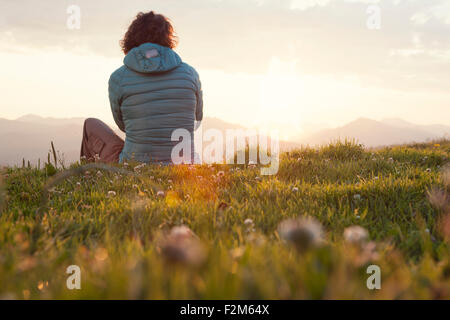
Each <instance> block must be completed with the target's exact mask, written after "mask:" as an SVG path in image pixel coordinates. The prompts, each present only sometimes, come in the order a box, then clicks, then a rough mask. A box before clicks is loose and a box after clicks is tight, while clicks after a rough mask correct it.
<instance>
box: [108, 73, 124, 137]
mask: <svg viewBox="0 0 450 320" xmlns="http://www.w3.org/2000/svg"><path fill="white" fill-rule="evenodd" d="M108 92H109V103H110V105H111V111H112V114H113V117H114V121H115V122H116V124H117V126H118V127H119V129H120V130H122V131H123V132H125V124H124V123H123V119H122V112H121V111H120V105H121V104H122V97H121V95H122V94H121V87H120V75H119V72H117V71H116V72H114V73H113V74H112V75H111V77H110V78H109V82H108Z"/></svg>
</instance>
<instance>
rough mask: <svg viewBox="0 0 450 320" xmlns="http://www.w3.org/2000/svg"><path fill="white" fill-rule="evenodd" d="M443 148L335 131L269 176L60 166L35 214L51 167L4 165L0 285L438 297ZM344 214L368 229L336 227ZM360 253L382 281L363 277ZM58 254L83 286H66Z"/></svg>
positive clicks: (346, 221) (110, 291)
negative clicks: (65, 173)
mask: <svg viewBox="0 0 450 320" xmlns="http://www.w3.org/2000/svg"><path fill="white" fill-rule="evenodd" d="M449 154H450V141H445V140H442V141H438V142H433V143H424V144H416V145H408V146H398V147H389V148H382V149H378V150H365V149H363V148H362V147H361V146H359V145H356V144H352V143H341V142H338V143H335V144H332V145H328V146H324V147H322V148H320V149H319V150H315V149H310V148H305V149H302V150H296V151H292V152H289V153H285V154H283V155H282V157H281V163H280V170H279V172H278V174H277V175H276V176H270V177H269V176H267V177H265V176H260V175H259V173H260V170H259V168H258V167H255V166H251V165H250V166H222V165H213V166H207V165H204V166H177V167H160V166H158V165H151V166H148V165H147V166H140V165H138V164H131V163H130V164H128V165H127V166H123V165H122V166H120V167H121V168H123V169H125V170H129V171H130V172H135V173H137V175H136V176H128V175H124V174H122V173H117V172H115V173H113V172H108V171H102V170H98V171H97V170H90V171H88V172H85V173H84V174H81V175H79V176H72V177H69V178H67V179H64V180H62V181H61V182H60V183H59V184H57V185H56V186H55V187H53V188H51V189H50V190H49V195H48V201H47V205H46V207H45V208H44V209H43V210H42V212H43V214H42V215H37V214H36V212H37V209H38V208H39V206H40V201H41V194H42V192H41V191H42V188H43V186H44V184H45V183H46V182H47V181H48V180H49V179H50V177H48V176H47V174H48V170H47V171H46V170H38V169H32V168H5V169H4V170H3V171H2V178H3V184H2V187H1V188H0V210H2V212H1V215H0V298H3V299H81V298H83V299H98V298H102V299H103V298H104V299H122V298H124V299H330V298H334V299H336V298H337V299H354V298H361V299H406V298H419V299H439V298H447V299H448V298H450V251H449V248H450V243H449V240H450V218H449V216H450V174H449V172H448V171H447V170H448V169H447V168H448V163H449ZM136 167H137V168H136ZM298 217H313V218H314V220H308V221H310V222H311V221H312V222H313V223H310V224H308V223H307V222H305V220H303V221H292V220H289V219H292V218H298ZM283 221H284V222H283ZM314 221H317V222H318V223H320V225H319V224H317V223H315V222H314ZM282 222H283V223H282ZM280 224H281V225H280ZM177 226H178V228H174V227H177ZM179 226H186V227H188V228H189V229H187V228H185V227H179ZM351 226H361V227H363V228H364V229H365V230H367V231H368V234H367V235H366V234H365V230H363V229H358V228H351V229H347V231H346V232H345V236H344V230H345V229H346V228H348V227H351ZM302 228H303V229H302ZM321 228H322V229H321ZM191 230H192V231H191ZM295 232H297V233H295ZM298 235H299V236H298ZM371 264H376V265H378V266H380V268H381V273H382V283H381V284H382V288H381V290H368V288H367V287H366V280H367V278H368V277H369V275H368V274H367V273H366V268H367V267H368V266H369V265H371ZM69 265H78V266H80V268H81V290H68V289H67V287H66V279H67V277H68V276H69V275H68V274H66V268H67V267H68V266H69Z"/></svg>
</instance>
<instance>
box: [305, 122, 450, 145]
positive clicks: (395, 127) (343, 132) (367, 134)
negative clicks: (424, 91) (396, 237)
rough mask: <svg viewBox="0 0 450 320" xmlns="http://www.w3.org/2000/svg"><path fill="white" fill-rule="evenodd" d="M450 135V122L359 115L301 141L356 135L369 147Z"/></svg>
mask: <svg viewBox="0 0 450 320" xmlns="http://www.w3.org/2000/svg"><path fill="white" fill-rule="evenodd" d="M444 137H447V138H449V137H450V126H446V125H440V124H436V125H417V124H413V123H410V122H407V121H404V120H401V119H384V120H382V121H376V120H371V119H367V118H359V119H357V120H355V121H352V122H350V123H348V124H346V125H344V126H342V127H338V128H333V129H325V130H321V131H319V132H316V133H314V134H312V135H309V136H307V137H304V138H303V139H302V141H301V142H302V143H304V144H309V145H321V144H325V143H329V142H330V141H333V140H337V139H345V138H349V139H354V140H356V141H358V142H359V143H362V144H363V145H365V146H366V147H378V146H386V145H394V144H403V143H410V142H424V141H427V140H433V139H439V138H444Z"/></svg>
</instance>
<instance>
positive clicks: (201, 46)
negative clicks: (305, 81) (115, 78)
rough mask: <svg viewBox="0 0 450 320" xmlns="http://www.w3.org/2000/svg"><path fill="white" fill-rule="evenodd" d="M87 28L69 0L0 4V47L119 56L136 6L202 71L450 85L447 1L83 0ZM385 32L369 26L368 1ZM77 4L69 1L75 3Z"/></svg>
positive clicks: (409, 85) (403, 85)
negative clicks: (281, 64) (151, 14)
mask: <svg viewBox="0 0 450 320" xmlns="http://www.w3.org/2000/svg"><path fill="white" fill-rule="evenodd" d="M76 3H78V5H79V6H80V7H81V10H82V24H81V29H80V30H68V29H67V28H66V19H67V13H66V9H67V6H68V5H69V2H65V1H57V2H55V1H40V2H39V3H37V2H35V1H32V0H15V1H5V0H2V1H0V12H1V15H2V21H1V22H0V42H1V43H2V46H3V47H7V48H10V49H11V48H15V49H16V50H17V48H19V49H20V48H22V49H25V50H26V48H27V47H34V48H39V49H43V50H47V49H50V48H62V49H64V50H69V51H72V52H89V53H95V54H97V55H103V56H107V57H116V56H120V55H121V52H120V48H119V46H118V42H119V40H120V38H121V37H122V36H123V34H124V32H125V31H126V28H127V26H128V25H129V23H130V22H131V20H132V19H133V17H134V15H135V14H136V13H137V12H138V11H148V10H155V11H158V12H162V13H164V14H166V15H167V16H169V17H170V18H171V19H172V20H173V22H174V24H175V27H176V29H177V31H178V34H179V37H180V47H179V49H178V50H179V52H180V53H182V55H183V58H184V59H185V60H186V61H187V62H189V63H191V64H193V65H195V66H196V67H197V68H200V69H220V70H226V71H227V72H241V73H248V74H261V73H265V72H266V71H267V68H268V65H269V62H270V61H271V59H272V58H273V57H277V58H279V59H281V60H285V61H293V60H296V61H298V63H297V70H298V72H299V73H300V74H303V75H308V74H316V75H333V76H343V77H344V76H355V77H358V78H359V79H360V81H362V82H364V83H367V84H368V85H377V86H390V87H394V88H398V89H400V90H407V89H409V88H415V89H417V88H419V89H420V88H422V89H430V88H431V89H437V90H448V89H450V72H449V71H450V57H449V53H450V38H449V37H448V34H449V33H450V18H449V17H450V7H449V4H448V1H445V0H427V1H420V0H384V1H373V0H372V1H371V0H353V1H351V0H347V1H342V0H339V1H338V0H292V1H279V0H227V1H225V0H223V1H220V0H208V1H207V0H183V1H178V0H154V1H143V0H129V1H127V4H126V5H124V4H123V1H119V0H97V1H89V0H78V1H76ZM369 3H371V4H376V5H379V6H380V8H381V19H382V20H381V29H380V30H369V29H368V28H367V27H366V20H367V13H366V9H367V6H368V5H369ZM70 4H72V3H70Z"/></svg>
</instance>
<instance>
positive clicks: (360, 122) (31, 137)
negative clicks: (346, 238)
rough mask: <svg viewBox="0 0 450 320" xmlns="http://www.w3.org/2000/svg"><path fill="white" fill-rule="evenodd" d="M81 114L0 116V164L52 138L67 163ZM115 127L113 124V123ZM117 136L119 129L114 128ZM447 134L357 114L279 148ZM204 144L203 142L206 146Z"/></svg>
mask: <svg viewBox="0 0 450 320" xmlns="http://www.w3.org/2000/svg"><path fill="white" fill-rule="evenodd" d="M83 122H84V118H68V119H57V118H43V117H40V116H37V115H26V116H23V117H20V118H18V119H16V120H6V119H1V118H0V148H1V153H0V165H21V164H22V159H25V160H26V161H28V160H29V161H30V162H31V163H34V164H35V163H37V161H38V159H41V162H44V161H45V160H46V159H47V154H48V152H49V150H50V142H51V141H53V142H54V144H55V147H56V149H57V150H59V151H60V153H61V155H62V156H63V158H64V159H65V162H66V164H69V163H72V162H74V161H77V160H78V158H79V152H80V145H81V137H82V128H83V127H82V125H83ZM113 128H115V126H113ZM210 128H214V129H218V130H220V131H222V132H225V131H226V130H227V129H245V127H243V126H241V125H238V124H232V123H228V122H225V121H223V120H220V119H218V118H205V119H204V121H203V132H205V131H206V130H208V129H210ZM116 132H117V133H118V134H119V135H120V136H122V137H123V136H124V134H123V133H122V132H120V131H119V130H117V129H116ZM449 136H450V126H446V125H439V124H436V125H416V124H412V123H409V122H407V121H404V120H401V119H385V120H382V121H376V120H371V119H366V118H360V119H357V120H355V121H352V122H350V123H348V124H346V125H344V126H342V127H338V128H334V129H325V130H320V131H319V132H316V133H314V134H312V135H309V136H306V137H304V138H303V139H301V140H299V141H295V142H292V141H280V149H281V151H285V150H289V149H292V148H297V147H300V146H301V144H303V145H307V144H308V145H312V146H314V145H321V144H326V143H329V142H330V141H332V140H337V139H339V138H340V139H344V138H350V139H355V140H357V141H358V142H359V143H362V144H364V145H365V146H367V147H376V146H382V145H392V144H402V143H410V142H423V141H426V140H429V139H436V138H442V137H449ZM205 145H206V144H204V146H205Z"/></svg>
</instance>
